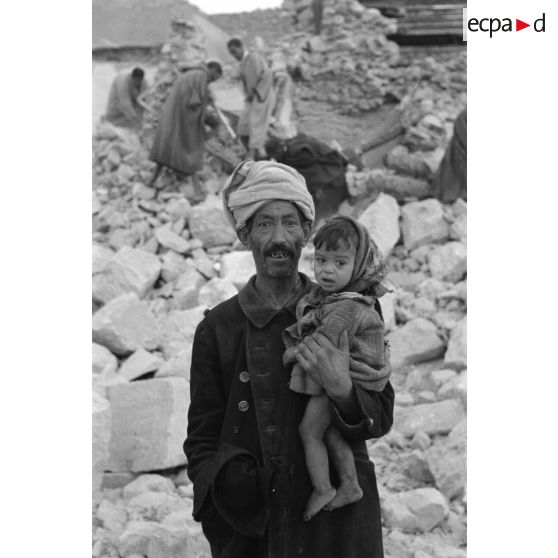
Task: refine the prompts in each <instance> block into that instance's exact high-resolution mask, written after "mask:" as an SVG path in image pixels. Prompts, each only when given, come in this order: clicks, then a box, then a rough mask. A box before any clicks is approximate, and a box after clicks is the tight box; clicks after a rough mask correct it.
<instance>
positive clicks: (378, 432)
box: [296, 333, 394, 440]
mask: <svg viewBox="0 0 558 558" xmlns="http://www.w3.org/2000/svg"><path fill="white" fill-rule="evenodd" d="M296 358H297V360H298V362H299V363H300V365H301V366H302V368H303V369H304V370H305V371H306V372H307V373H308V374H310V376H312V377H313V378H315V379H316V381H318V382H319V383H320V384H321V385H322V386H323V387H324V390H325V391H326V393H327V395H328V397H329V399H330V400H331V412H332V423H333V424H334V425H335V426H337V427H338V428H339V430H340V431H341V434H342V435H343V436H344V437H345V438H347V439H349V440H367V439H370V438H379V437H380V436H383V435H384V434H386V433H387V432H388V430H389V429H390V428H391V425H392V423H393V401H394V393H393V388H392V387H391V384H389V382H388V383H387V385H386V387H385V388H384V389H383V390H382V391H369V390H365V389H363V388H361V387H360V386H357V385H354V384H353V381H352V380H351V377H350V374H349V341H348V338H347V335H346V334H343V335H342V336H341V338H340V343H339V349H338V348H337V347H336V346H335V345H334V344H333V343H332V342H331V341H329V339H328V338H327V337H326V336H325V335H324V334H322V333H315V334H314V335H312V336H310V337H308V338H306V339H305V340H303V341H302V342H301V344H300V345H299V351H298V354H297V357H296Z"/></svg>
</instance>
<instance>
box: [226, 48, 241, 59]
mask: <svg viewBox="0 0 558 558" xmlns="http://www.w3.org/2000/svg"><path fill="white" fill-rule="evenodd" d="M229 52H230V53H231V54H232V56H234V57H235V58H236V59H237V60H242V54H243V51H242V47H241V46H238V45H230V46H229Z"/></svg>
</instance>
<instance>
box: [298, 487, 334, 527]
mask: <svg viewBox="0 0 558 558" xmlns="http://www.w3.org/2000/svg"><path fill="white" fill-rule="evenodd" d="M335 493H336V491H335V488H333V486H331V487H330V488H328V489H327V490H326V491H324V492H317V491H316V490H314V492H312V494H311V495H310V498H309V499H308V503H307V504H306V509H305V510H304V515H303V518H304V521H310V519H312V518H313V517H314V516H315V515H316V514H317V513H318V512H319V511H320V510H321V509H323V507H324V506H325V505H326V504H327V503H328V502H331V501H332V500H333V499H334V498H335Z"/></svg>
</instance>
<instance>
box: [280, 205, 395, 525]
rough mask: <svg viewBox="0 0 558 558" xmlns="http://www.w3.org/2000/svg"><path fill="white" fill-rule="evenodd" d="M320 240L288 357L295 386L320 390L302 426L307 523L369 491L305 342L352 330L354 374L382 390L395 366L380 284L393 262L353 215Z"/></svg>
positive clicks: (288, 337)
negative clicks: (311, 370)
mask: <svg viewBox="0 0 558 558" xmlns="http://www.w3.org/2000/svg"><path fill="white" fill-rule="evenodd" d="M314 246H315V254H314V274H315V276H316V281H317V283H318V285H316V286H315V287H314V288H313V289H312V290H311V291H310V292H309V293H308V294H307V295H305V296H304V297H303V298H302V299H301V300H300V301H299V303H298V305H297V308H296V317H297V323H296V324H294V325H292V326H290V327H288V328H287V329H286V330H285V331H284V332H283V341H284V343H285V346H286V347H287V350H286V351H285V353H284V355H283V363H284V364H285V365H287V364H290V363H295V364H294V366H293V370H292V373H291V381H290V388H291V389H292V390H293V391H296V392H298V393H305V394H308V395H312V397H311V398H310V399H309V401H308V404H307V406H306V410H305V413H304V417H303V419H302V421H301V424H300V426H299V432H300V437H301V441H302V444H303V446H304V452H305V456H306V464H307V467H308V474H309V475H310V480H311V482H312V486H313V488H314V491H313V492H312V494H311V496H310V499H309V500H308V503H307V505H306V510H305V511H304V519H305V520H306V521H308V520H309V519H311V518H312V517H313V516H314V515H316V514H317V513H318V512H319V511H320V510H321V509H322V508H324V507H325V508H326V509H327V510H332V509H335V508H338V507H340V506H343V505H345V504H349V503H351V502H356V501H357V500H360V498H362V490H361V488H360V486H359V484H358V480H357V474H356V467H355V463H354V458H353V453H352V450H351V448H350V446H349V445H348V443H347V442H346V441H345V440H344V439H343V438H342V437H341V435H340V434H339V432H338V431H337V430H336V429H335V428H334V427H332V426H330V420H331V418H330V411H329V400H328V398H327V395H326V394H325V393H324V391H323V389H322V387H321V386H320V385H318V384H317V383H316V382H315V381H314V380H313V379H312V378H310V377H309V376H308V375H307V374H306V372H304V370H303V369H302V367H301V366H300V364H299V363H298V362H297V360H296V353H297V346H298V344H299V343H300V342H301V341H302V340H303V339H304V338H306V337H307V336H309V335H312V334H313V333H314V332H317V331H319V332H321V333H323V334H324V335H326V336H327V337H328V339H329V340H330V341H331V342H332V343H335V344H336V345H337V346H339V339H340V337H341V335H342V334H343V332H346V334H347V338H348V341H349V352H350V358H349V372H350V375H351V378H352V380H353V381H354V383H355V384H357V385H359V386H361V387H363V388H365V389H367V390H377V391H381V390H382V389H383V388H384V386H385V385H386V383H387V381H388V378H389V375H390V371H391V367H390V364H389V354H388V350H387V349H388V348H387V346H386V344H385V342H384V325H383V320H382V317H381V308H380V305H379V303H378V301H377V299H378V298H379V297H380V296H382V295H383V294H384V293H386V292H387V289H386V288H385V287H383V286H382V285H380V281H381V280H382V279H383V278H384V277H385V275H386V268H385V266H384V264H383V262H382V259H381V254H380V253H379V250H378V248H377V247H376V245H375V244H374V242H373V240H372V239H371V238H370V235H369V234H368V231H367V230H366V228H365V227H364V226H363V225H361V224H360V223H358V222H357V221H355V220H353V219H351V218H350V217H342V216H336V217H333V218H332V219H330V220H329V221H328V222H326V224H325V225H324V226H323V227H321V228H320V230H319V231H318V232H317V234H316V236H315V238H314ZM324 442H325V443H324ZM328 450H329V455H330V457H331V459H332V461H333V463H334V465H335V469H336V472H337V476H338V478H339V487H338V488H337V490H336V489H335V488H333V486H332V485H331V482H330V477H329V464H328Z"/></svg>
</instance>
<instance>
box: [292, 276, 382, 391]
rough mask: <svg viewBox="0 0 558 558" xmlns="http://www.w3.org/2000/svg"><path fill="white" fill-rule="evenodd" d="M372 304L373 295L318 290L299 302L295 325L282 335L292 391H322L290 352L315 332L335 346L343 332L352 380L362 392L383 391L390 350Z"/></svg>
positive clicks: (373, 303)
mask: <svg viewBox="0 0 558 558" xmlns="http://www.w3.org/2000/svg"><path fill="white" fill-rule="evenodd" d="M375 303H376V299H375V298H374V297H372V296H366V295H363V294H360V293H356V292H342V293H334V294H326V293H324V292H323V291H322V290H321V289H320V288H319V287H315V288H314V289H313V290H312V291H310V292H309V293H308V294H307V295H305V296H304V297H303V298H302V299H301V300H300V301H299V303H298V305H297V308H296V316H297V323H296V324H293V325H292V326H290V327H288V328H287V329H286V330H285V331H284V332H283V342H284V343H285V346H286V347H287V353H286V355H287V360H288V361H289V360H290V361H291V362H295V364H294V366H293V370H292V373H291V381H290V388H291V389H292V390H293V391H296V392H298V393H306V394H308V395H317V394H319V393H322V392H323V389H322V387H321V386H320V385H318V384H317V383H316V382H315V381H314V380H313V379H312V378H310V377H309V375H308V374H307V373H306V372H305V371H304V370H303V369H302V367H301V366H300V364H298V362H296V360H295V359H294V353H293V351H292V348H293V347H296V346H297V345H298V344H299V343H300V341H301V340H302V339H303V338H305V337H306V336H308V335H312V334H313V333H315V332H318V331H319V332H320V333H323V334H324V335H325V336H326V337H327V338H328V339H329V340H330V341H331V342H332V343H334V344H335V345H336V346H337V347H339V339H340V336H341V334H342V333H343V332H344V331H346V332H347V337H348V340H349V353H350V358H349V372H350V375H351V378H352V379H353V381H354V382H355V383H357V384H359V385H360V386H361V387H363V388H365V389H369V390H374V391H381V390H382V389H383V388H384V386H385V385H386V383H387V381H388V379H389V376H390V373H391V366H390V363H389V348H388V346H387V343H386V342H385V341H384V323H383V320H382V318H381V316H380V315H379V314H378V312H376V310H375V309H374V305H375ZM289 349H291V350H290V351H289ZM289 354H290V355H291V357H290V358H289V356H288V355H289Z"/></svg>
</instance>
